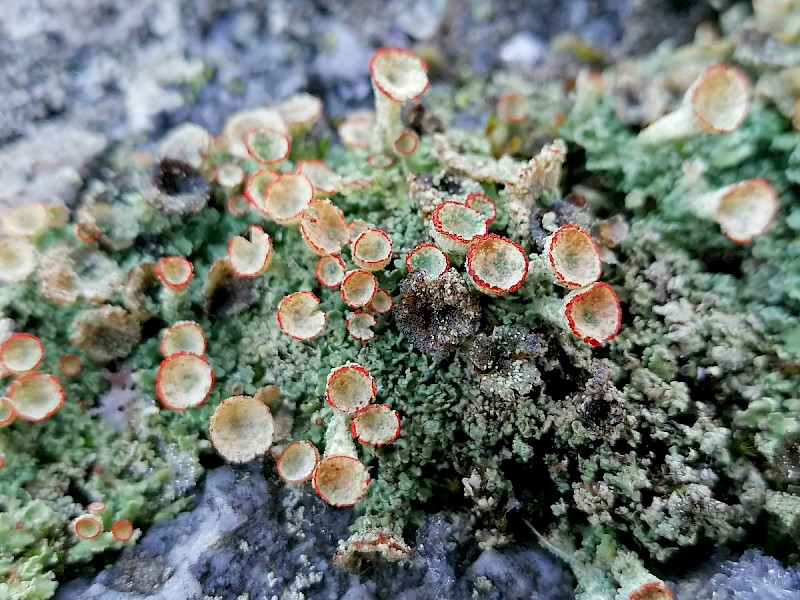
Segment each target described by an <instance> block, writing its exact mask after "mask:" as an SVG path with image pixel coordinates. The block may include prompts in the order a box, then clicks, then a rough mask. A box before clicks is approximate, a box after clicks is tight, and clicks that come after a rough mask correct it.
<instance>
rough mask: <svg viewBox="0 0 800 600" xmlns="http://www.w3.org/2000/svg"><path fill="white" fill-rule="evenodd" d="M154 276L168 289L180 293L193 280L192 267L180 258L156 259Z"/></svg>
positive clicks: (188, 262)
mask: <svg viewBox="0 0 800 600" xmlns="http://www.w3.org/2000/svg"><path fill="white" fill-rule="evenodd" d="M156 276H157V277H158V279H159V281H161V283H163V284H164V285H165V286H167V287H168V288H169V289H171V290H175V291H180V290H183V289H185V288H186V286H187V285H189V282H190V281H191V280H192V278H194V265H192V263H191V262H190V261H188V260H187V259H185V258H184V257H182V256H165V257H163V258H160V259H158V265H156Z"/></svg>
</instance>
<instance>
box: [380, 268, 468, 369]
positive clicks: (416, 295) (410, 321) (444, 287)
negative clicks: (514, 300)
mask: <svg viewBox="0 0 800 600" xmlns="http://www.w3.org/2000/svg"><path fill="white" fill-rule="evenodd" d="M400 292H401V294H402V299H401V300H400V301H399V302H398V303H397V305H396V306H395V308H394V317H395V320H396V321H397V324H398V326H399V327H400V330H401V331H402V332H403V334H405V336H406V337H407V338H408V339H409V341H410V342H411V344H412V345H413V346H414V347H415V348H417V349H418V350H421V351H422V352H425V353H426V354H432V355H434V356H444V355H445V354H449V353H450V352H453V351H455V350H456V349H457V348H458V347H459V346H461V344H463V343H464V342H465V341H466V340H467V339H469V338H470V337H472V336H473V335H475V334H476V333H477V332H478V329H479V328H480V325H481V314H482V313H481V306H480V302H479V301H478V298H477V297H476V295H475V294H474V293H473V292H472V291H471V290H470V289H469V288H468V287H467V284H466V283H465V282H464V280H463V279H462V278H461V276H460V275H459V273H458V271H456V270H455V269H450V270H449V271H446V272H445V273H444V274H442V275H441V276H440V277H439V278H437V279H435V280H433V281H428V280H426V279H425V277H424V275H423V274H422V273H420V272H419V271H417V272H413V273H411V274H410V275H409V276H408V277H406V278H405V279H404V280H403V281H402V282H400Z"/></svg>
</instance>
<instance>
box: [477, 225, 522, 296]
mask: <svg viewBox="0 0 800 600" xmlns="http://www.w3.org/2000/svg"><path fill="white" fill-rule="evenodd" d="M466 267H467V273H469V276H470V278H471V279H472V282H473V283H474V284H475V287H476V288H478V290H479V291H481V292H483V293H484V294H489V295H491V296H500V295H501V294H509V293H511V292H516V291H517V290H518V289H519V288H520V287H521V286H522V284H523V283H524V282H525V278H526V277H527V276H528V258H527V257H526V256H525V251H524V250H523V249H522V248H521V247H520V246H519V244H516V243H515V242H513V241H511V240H510V239H508V238H504V237H501V236H499V235H495V234H493V233H490V234H489V235H487V236H484V237H483V238H481V239H479V240H478V241H477V242H475V243H474V244H472V246H470V249H469V251H468V252H467V261H466Z"/></svg>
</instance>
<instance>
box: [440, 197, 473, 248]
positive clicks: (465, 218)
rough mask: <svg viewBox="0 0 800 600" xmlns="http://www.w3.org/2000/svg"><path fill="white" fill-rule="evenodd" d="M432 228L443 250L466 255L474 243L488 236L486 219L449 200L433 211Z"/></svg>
mask: <svg viewBox="0 0 800 600" xmlns="http://www.w3.org/2000/svg"><path fill="white" fill-rule="evenodd" d="M431 228H432V233H433V239H434V240H435V241H436V244H437V245H438V246H439V247H440V248H441V249H442V250H444V251H445V252H448V253H453V254H461V255H464V254H466V252H467V250H469V246H470V244H471V243H472V242H474V241H475V240H476V239H478V238H481V237H483V236H484V235H486V219H485V218H484V217H483V215H482V214H481V213H479V212H477V211H474V210H472V209H471V208H469V207H468V206H466V205H465V204H462V203H460V202H454V201H452V200H449V201H447V202H442V203H441V204H439V206H437V207H436V208H435V209H433V215H432V218H431Z"/></svg>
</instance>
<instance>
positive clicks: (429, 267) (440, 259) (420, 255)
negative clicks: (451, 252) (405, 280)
mask: <svg viewBox="0 0 800 600" xmlns="http://www.w3.org/2000/svg"><path fill="white" fill-rule="evenodd" d="M405 264H406V270H407V271H408V272H409V273H411V272H412V271H420V272H421V273H423V274H424V276H425V278H426V279H436V278H437V277H439V276H440V275H441V274H442V273H444V272H445V271H447V269H449V268H450V259H449V258H447V255H446V254H445V253H444V252H442V250H441V248H439V246H437V245H436V244H430V243H424V244H420V245H419V246H417V247H416V248H414V249H413V250H412V251H411V252H409V253H408V254H407V255H406V260H405Z"/></svg>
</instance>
